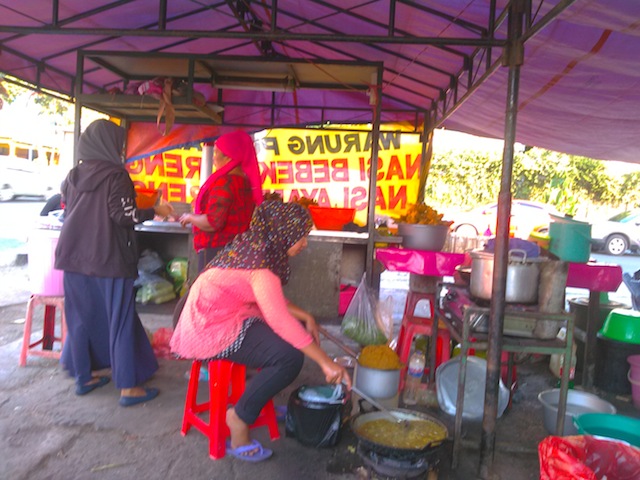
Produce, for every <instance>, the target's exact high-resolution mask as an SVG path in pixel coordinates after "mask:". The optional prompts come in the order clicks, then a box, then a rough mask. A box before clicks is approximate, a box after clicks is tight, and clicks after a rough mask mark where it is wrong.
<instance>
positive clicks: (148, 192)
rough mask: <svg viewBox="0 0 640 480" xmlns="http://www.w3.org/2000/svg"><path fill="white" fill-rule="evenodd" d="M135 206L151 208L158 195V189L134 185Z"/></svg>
mask: <svg viewBox="0 0 640 480" xmlns="http://www.w3.org/2000/svg"><path fill="white" fill-rule="evenodd" d="M135 190H136V207H138V208H153V206H154V205H155V204H156V202H157V201H158V197H159V196H160V190H155V189H152V188H140V187H136V189H135Z"/></svg>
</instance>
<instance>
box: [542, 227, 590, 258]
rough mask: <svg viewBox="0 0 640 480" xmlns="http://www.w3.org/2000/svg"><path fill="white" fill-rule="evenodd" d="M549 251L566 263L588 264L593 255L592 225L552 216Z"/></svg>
mask: <svg viewBox="0 0 640 480" xmlns="http://www.w3.org/2000/svg"><path fill="white" fill-rule="evenodd" d="M551 218H552V222H551V224H550V225H549V237H550V240H549V251H550V252H551V253H553V254H554V255H556V256H557V257H558V258H559V259H560V260H563V261H565V262H576V263H586V262H588V261H589V255H590V254H591V224H589V223H585V222H579V221H577V220H573V219H572V218H568V217H557V216H554V215H552V216H551Z"/></svg>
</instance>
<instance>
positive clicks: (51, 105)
mask: <svg viewBox="0 0 640 480" xmlns="http://www.w3.org/2000/svg"><path fill="white" fill-rule="evenodd" d="M16 82H17V80H15V79H12V77H8V76H6V77H5V76H2V75H1V74H0V98H1V99H2V100H3V101H4V102H5V103H6V104H7V105H9V104H12V103H14V102H16V101H18V100H20V99H29V101H33V103H35V104H36V105H39V106H40V107H42V109H41V110H42V113H41V115H47V116H53V117H56V120H57V123H59V124H65V125H67V126H69V125H72V123H73V108H72V107H73V104H72V103H70V102H68V101H66V100H63V99H61V98H58V97H54V96H52V95H49V94H47V93H43V92H41V91H39V90H37V89H36V88H35V87H32V86H30V85H29V86H23V85H19V84H18V83H16Z"/></svg>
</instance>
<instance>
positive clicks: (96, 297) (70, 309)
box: [60, 272, 158, 389]
mask: <svg viewBox="0 0 640 480" xmlns="http://www.w3.org/2000/svg"><path fill="white" fill-rule="evenodd" d="M63 282H64V293H65V309H64V310H65V316H66V320H67V338H66V341H65V345H64V348H63V350H62V356H61V359H60V363H61V364H62V365H63V367H64V368H65V369H66V370H68V372H69V374H70V375H71V376H73V377H75V379H76V383H77V384H79V385H83V384H85V383H87V382H88V381H89V380H91V377H92V373H91V372H92V371H93V370H100V369H103V368H108V367H111V376H112V379H113V382H114V383H115V386H116V388H119V389H122V388H132V387H135V386H138V385H140V384H142V383H144V382H145V381H147V380H148V379H149V378H150V377H151V376H152V375H153V374H154V373H155V371H156V370H157V369H158V362H157V360H156V357H155V354H154V353H153V348H152V347H151V344H150V343H149V338H148V337H147V334H146V332H145V330H144V327H143V326H142V323H141V322H140V317H138V314H137V312H136V310H135V295H134V288H133V282H134V280H133V279H132V278H101V277H92V276H88V275H83V274H80V273H73V272H64V280H63Z"/></svg>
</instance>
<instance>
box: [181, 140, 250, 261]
mask: <svg viewBox="0 0 640 480" xmlns="http://www.w3.org/2000/svg"><path fill="white" fill-rule="evenodd" d="M213 163H214V166H215V168H216V170H215V172H214V173H213V174H212V175H211V176H210V177H209V178H208V179H207V181H206V182H205V183H204V185H202V186H201V187H200V191H199V193H198V196H197V198H196V201H195V209H194V210H195V212H194V213H186V214H184V215H182V216H181V217H180V224H181V225H182V226H183V227H184V226H187V225H189V224H191V225H192V226H193V244H194V245H193V246H194V248H195V250H196V252H197V253H198V272H201V271H202V270H203V269H204V267H205V266H206V265H207V263H209V262H210V261H211V260H213V258H214V257H215V256H216V255H217V253H218V252H219V251H220V250H222V248H223V247H224V246H225V245H227V244H228V243H229V242H230V241H231V240H233V238H234V237H235V236H236V235H237V234H239V233H242V232H244V231H245V230H247V229H248V228H249V222H250V221H251V215H252V214H253V210H254V208H255V207H256V205H259V204H260V202H261V201H262V188H261V182H260V170H259V169H258V159H257V157H256V150H255V148H254V146H253V139H252V138H251V136H250V135H249V134H247V133H246V132H243V131H241V130H238V131H235V132H231V133H227V134H225V135H222V136H221V137H219V138H218V139H217V140H216V142H215V144H214V146H213Z"/></svg>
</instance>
